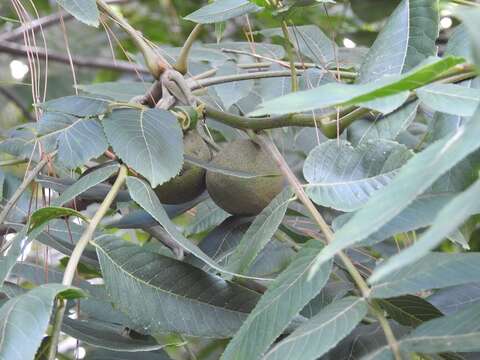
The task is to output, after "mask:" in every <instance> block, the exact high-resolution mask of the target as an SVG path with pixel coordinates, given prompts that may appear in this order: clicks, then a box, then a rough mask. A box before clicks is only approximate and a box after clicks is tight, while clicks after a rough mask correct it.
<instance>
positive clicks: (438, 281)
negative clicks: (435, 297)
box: [370, 253, 480, 298]
mask: <svg viewBox="0 0 480 360" xmlns="http://www.w3.org/2000/svg"><path fill="white" fill-rule="evenodd" d="M479 271H480V253H467V254H462V253H460V254H451V253H431V254H428V255H427V256H424V257H423V259H421V260H420V261H417V262H415V263H413V264H411V265H409V266H407V267H405V268H402V269H400V270H397V271H396V272H394V273H392V274H390V275H388V276H385V277H383V278H382V279H381V280H378V281H375V282H373V281H370V283H371V284H372V292H371V294H370V296H371V297H372V298H388V297H393V296H398V295H403V294H408V293H416V292H419V291H423V290H429V289H439V288H444V287H448V286H454V285H460V284H467V283H469V282H475V281H478V272H479ZM438 274H441V276H439V275H438Z"/></svg>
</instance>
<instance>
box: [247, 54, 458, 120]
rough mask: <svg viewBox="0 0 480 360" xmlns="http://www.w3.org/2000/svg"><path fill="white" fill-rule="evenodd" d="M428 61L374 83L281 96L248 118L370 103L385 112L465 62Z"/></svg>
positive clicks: (334, 85)
mask: <svg viewBox="0 0 480 360" xmlns="http://www.w3.org/2000/svg"><path fill="white" fill-rule="evenodd" d="M429 60H430V61H428V62H427V64H423V65H420V66H418V67H416V68H414V69H412V70H411V71H409V72H407V73H404V74H403V75H393V76H386V77H383V78H381V79H379V80H378V81H376V82H373V83H366V84H363V83H362V84H354V85H349V84H344V83H329V84H326V85H323V86H320V87H317V88H313V89H310V90H305V91H299V92H296V93H292V94H288V95H285V96H281V97H279V98H276V99H274V100H270V101H267V102H264V103H262V104H261V105H260V108H259V109H258V110H255V111H254V112H252V113H250V116H261V115H266V114H279V115H281V114H289V113H295V112H303V111H309V110H315V109H323V108H327V107H332V106H348V105H358V104H362V103H363V104H364V103H367V102H371V101H373V100H375V104H373V103H371V104H366V105H368V106H367V107H369V108H372V109H374V110H378V111H381V112H387V113H388V112H391V111H393V110H395V108H396V107H398V106H400V105H401V103H399V101H398V100H399V98H398V95H401V96H402V98H401V99H400V100H402V99H404V100H406V98H404V96H405V94H406V92H407V91H410V90H415V89H417V88H419V87H421V86H423V85H426V84H428V83H430V82H432V81H434V80H435V79H438V78H439V76H440V75H441V74H443V73H445V72H446V71H447V70H449V69H451V68H452V67H453V66H455V65H458V64H460V63H462V62H463V61H464V60H463V58H458V57H446V58H443V59H440V60H431V59H429ZM393 95H395V96H393ZM392 96H393V97H392ZM407 97H408V95H407ZM383 98H385V99H384V100H385V101H384V102H380V103H379V102H378V100H382V99H383ZM372 104H373V106H371V105H372Z"/></svg>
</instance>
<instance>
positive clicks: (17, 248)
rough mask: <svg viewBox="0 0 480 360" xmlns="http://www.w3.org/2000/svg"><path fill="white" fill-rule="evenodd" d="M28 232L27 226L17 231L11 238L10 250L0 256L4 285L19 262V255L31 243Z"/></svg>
mask: <svg viewBox="0 0 480 360" xmlns="http://www.w3.org/2000/svg"><path fill="white" fill-rule="evenodd" d="M26 234H27V231H26V228H23V229H22V230H20V231H19V232H17V233H16V234H15V236H14V237H13V238H12V239H11V240H10V241H11V242H10V248H9V250H8V252H7V253H5V254H4V255H3V256H1V257H0V285H3V283H4V281H5V280H6V278H7V277H8V275H9V274H10V272H11V270H12V268H13V267H14V265H15V263H16V262H17V259H18V257H20V255H21V254H22V253H23V250H24V249H25V247H26V246H27V245H28V244H29V243H30V241H29V239H28V238H27V236H26Z"/></svg>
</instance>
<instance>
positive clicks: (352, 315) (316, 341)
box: [262, 297, 368, 360]
mask: <svg viewBox="0 0 480 360" xmlns="http://www.w3.org/2000/svg"><path fill="white" fill-rule="evenodd" d="M367 310H368V305H367V302H366V301H365V299H362V298H356V297H347V298H344V299H342V300H339V301H336V302H334V303H333V304H330V305H329V306H327V307H326V308H325V309H323V310H322V311H321V312H320V313H319V314H317V315H316V316H315V317H313V318H312V319H310V320H309V321H308V322H306V323H304V324H302V325H301V326H300V327H299V328H298V329H296V330H295V331H294V332H293V333H292V334H290V335H289V336H288V337H287V338H286V339H284V340H282V341H281V342H280V343H278V344H277V345H275V346H274V347H273V348H272V349H271V350H270V351H269V352H268V353H267V354H266V355H265V356H264V357H263V358H262V359H264V360H274V359H285V358H286V357H285V356H286V354H288V359H289V360H290V359H291V360H315V359H318V358H320V357H321V356H322V355H323V354H325V353H326V352H327V351H328V350H330V349H331V348H333V347H334V346H335V345H336V344H337V343H338V342H339V341H340V340H342V339H343V338H344V337H345V336H347V335H348V334H349V333H350V332H351V331H352V330H353V329H354V328H355V326H357V325H358V323H359V322H360V321H361V320H362V319H363V317H364V316H365V315H366V314H367Z"/></svg>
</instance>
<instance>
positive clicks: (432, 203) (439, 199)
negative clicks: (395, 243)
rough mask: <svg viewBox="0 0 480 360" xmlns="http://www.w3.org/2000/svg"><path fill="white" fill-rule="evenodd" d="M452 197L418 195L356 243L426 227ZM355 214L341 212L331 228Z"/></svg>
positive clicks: (369, 242) (371, 241)
mask: <svg viewBox="0 0 480 360" xmlns="http://www.w3.org/2000/svg"><path fill="white" fill-rule="evenodd" d="M452 198H453V195H451V194H444V193H441V194H424V195H421V196H419V197H418V198H417V199H416V200H415V201H414V202H412V203H411V204H410V205H409V206H408V207H406V208H405V209H404V210H403V211H402V212H401V213H400V214H398V215H396V216H395V217H394V218H393V219H392V220H390V221H389V222H387V223H386V224H385V225H383V226H382V227H381V228H380V229H379V230H377V231H376V232H375V233H373V234H371V235H369V236H368V237H367V238H366V239H364V240H362V241H361V242H360V243H358V245H362V246H368V245H373V244H376V243H379V242H382V241H383V240H385V239H388V238H390V237H392V236H394V235H396V234H400V233H405V232H409V231H414V230H418V229H421V228H424V227H427V226H429V225H431V224H432V223H433V221H434V220H435V217H436V216H437V213H438V212H439V210H440V209H442V208H443V207H444V206H445V205H446V204H447V203H448V202H450V201H451V200H452ZM354 215H355V214H354V213H349V214H343V215H340V216H338V217H337V218H335V220H334V221H333V224H332V225H333V228H334V230H335V231H337V230H338V229H340V228H341V227H342V226H343V225H345V224H346V223H347V222H348V221H349V220H350V219H351V218H352V217H353V216H354Z"/></svg>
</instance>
